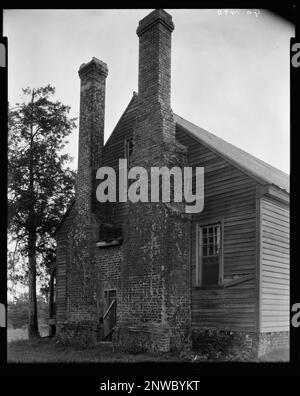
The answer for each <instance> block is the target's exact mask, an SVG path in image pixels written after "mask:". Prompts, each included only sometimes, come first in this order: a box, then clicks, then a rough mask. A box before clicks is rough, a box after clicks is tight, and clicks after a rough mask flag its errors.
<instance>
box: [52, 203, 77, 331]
mask: <svg viewBox="0 0 300 396" xmlns="http://www.w3.org/2000/svg"><path fill="white" fill-rule="evenodd" d="M74 215H75V208H74V206H73V207H72V208H71V210H70V212H69V213H68V214H67V216H66V218H65V220H64V223H63V224H62V226H61V228H60V229H59V231H58V233H57V235H56V241H57V250H56V322H57V323H62V322H64V321H65V320H66V316H67V315H66V306H67V268H68V266H67V260H68V239H67V238H68V230H69V227H70V225H71V224H72V221H73V218H74Z"/></svg>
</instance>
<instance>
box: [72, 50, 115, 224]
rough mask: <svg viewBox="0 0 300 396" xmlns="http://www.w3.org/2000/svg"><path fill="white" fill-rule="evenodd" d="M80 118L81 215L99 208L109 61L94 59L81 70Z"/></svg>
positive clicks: (78, 190)
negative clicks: (97, 181)
mask: <svg viewBox="0 0 300 396" xmlns="http://www.w3.org/2000/svg"><path fill="white" fill-rule="evenodd" d="M78 74H79V77H80V80H81V86H80V118H79V144H78V174H77V183H76V206H77V211H78V214H79V215H83V216H89V215H90V214H91V212H92V211H95V209H96V208H97V206H99V205H97V201H96V196H95V190H96V172H97V169H98V168H99V167H100V166H101V159H102V150H103V144H104V114H105V82H106V77H107V74H108V69H107V65H106V63H104V62H102V61H100V60H99V59H97V58H92V60H91V61H90V62H88V63H83V64H82V65H81V66H80V69H79V71H78Z"/></svg>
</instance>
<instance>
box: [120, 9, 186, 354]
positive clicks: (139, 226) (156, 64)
mask: <svg viewBox="0 0 300 396" xmlns="http://www.w3.org/2000/svg"><path fill="white" fill-rule="evenodd" d="M173 29H174V25H173V22H172V17H171V15H169V14H168V13H167V12H166V11H164V10H155V11H153V12H151V13H150V14H149V15H147V16H146V17H145V18H144V19H142V20H141V21H140V23H139V26H138V29H137V35H138V36H139V84H138V86H139V92H138V110H137V117H136V122H135V127H134V136H133V141H134V145H133V154H132V165H133V166H135V165H136V166H143V167H145V168H146V169H147V170H148V180H149V179H150V177H149V169H150V167H151V166H168V167H169V168H172V167H173V166H180V167H182V166H184V164H185V162H186V149H185V147H184V146H182V145H180V144H179V143H178V142H176V140H175V122H174V118H173V112H172V109H171V106H170V88H171V34H172V31H173ZM149 191H150V189H149ZM189 244H190V223H189V219H188V217H187V216H186V215H185V213H184V212H183V207H181V204H179V205H174V202H173V203H172V202H171V203H170V204H166V203H163V202H158V203H152V202H148V203H147V202H137V203H131V202H130V203H129V214H128V216H127V222H126V224H125V226H124V261H123V265H122V272H121V301H120V302H119V303H118V305H117V309H118V314H117V316H118V328H117V331H116V334H115V337H116V342H117V343H119V344H121V345H122V346H124V347H125V348H129V349H130V347H131V346H132V347H133V348H135V349H137V348H140V349H141V350H145V349H146V350H150V351H152V352H153V351H154V352H155V351H169V350H171V349H181V348H183V347H184V345H183V344H185V343H186V340H187V337H185V332H186V329H188V328H189V326H190V265H189ZM183 340H185V341H183Z"/></svg>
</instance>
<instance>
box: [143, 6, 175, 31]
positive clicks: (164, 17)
mask: <svg viewBox="0 0 300 396" xmlns="http://www.w3.org/2000/svg"><path fill="white" fill-rule="evenodd" d="M157 23H161V24H162V25H164V26H165V27H166V28H167V29H168V30H170V32H172V31H173V30H174V23H173V21H172V16H171V15H170V14H168V13H167V12H166V11H165V10H162V9H157V10H154V11H152V12H151V13H150V14H148V15H147V16H145V18H143V19H142V20H141V21H140V22H139V26H138V28H137V30H136V34H137V35H138V36H139V37H140V36H141V35H142V34H143V33H145V32H146V31H147V30H148V29H150V28H152V26H154V25H156V24H157Z"/></svg>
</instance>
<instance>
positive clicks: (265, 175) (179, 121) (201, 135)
mask: <svg viewBox="0 0 300 396" xmlns="http://www.w3.org/2000/svg"><path fill="white" fill-rule="evenodd" d="M137 98H138V95H137V93H136V92H133V97H132V98H131V100H130V102H129V104H128V106H127V107H126V109H125V110H124V112H123V114H122V116H121V117H120V119H119V121H118V122H117V124H116V126H115V128H114V130H113V131H112V133H111V134H110V136H109V138H108V139H107V141H106V143H105V145H104V148H105V147H106V146H107V144H108V143H112V142H113V139H114V138H118V137H116V136H113V135H115V134H114V132H115V131H116V130H117V129H118V128H117V127H118V125H120V123H121V121H122V119H123V118H124V117H125V116H126V115H128V114H129V116H130V117H129V118H130V122H129V124H132V125H133V123H134V119H135V115H136V112H137V110H138V100H137ZM174 121H175V123H176V127H177V128H178V127H179V128H180V129H182V130H183V131H184V132H186V133H188V134H189V135H190V136H192V137H193V138H195V139H196V140H197V141H198V142H199V143H201V144H202V145H203V146H205V147H207V148H208V149H210V150H211V151H213V152H215V153H216V154H218V155H220V156H221V157H222V158H224V159H225V160H227V161H229V162H230V163H231V164H232V165H233V166H236V167H237V168H238V169H240V170H241V171H244V172H245V173H246V174H247V175H248V176H250V177H253V178H254V179H255V180H257V181H258V182H260V183H262V184H270V185H274V186H276V187H278V188H280V189H282V190H284V191H286V192H289V191H290V186H289V185H290V176H289V175H288V174H287V173H285V172H282V171H281V170H279V169H277V168H275V167H274V166H271V165H269V164H267V163H266V162H264V161H262V160H260V159H259V158H257V157H254V156H253V155H251V154H249V153H247V152H246V151H244V150H242V149H240V148H238V147H236V146H234V145H233V144H231V143H228V142H226V141H225V140H223V139H221V138H219V137H218V136H216V135H214V134H213V133H211V132H208V131H206V130H205V129H203V128H200V127H199V126H197V125H195V124H193V123H192V122H189V121H187V120H185V119H184V118H182V117H180V116H179V115H177V114H175V113H174ZM74 203H75V199H74V200H73V201H72V202H71V203H70V205H69V207H68V209H67V211H66V212H65V214H64V215H63V217H62V218H61V220H60V222H59V224H58V226H57V228H56V230H55V232H54V235H55V234H56V233H57V231H58V230H59V228H60V227H61V225H62V224H63V222H64V220H65V218H66V217H67V215H68V214H69V212H70V210H71V208H72V206H73V205H74Z"/></svg>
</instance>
